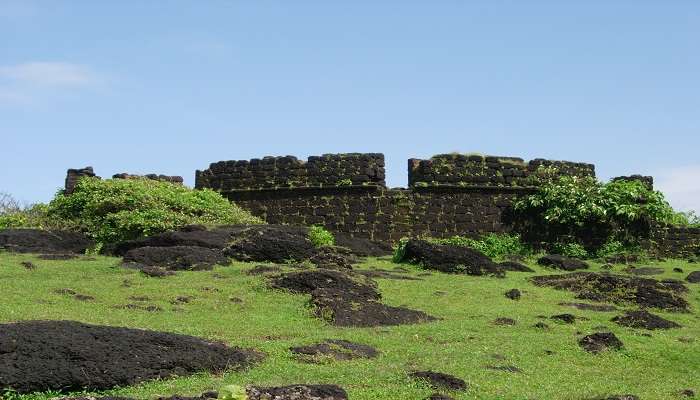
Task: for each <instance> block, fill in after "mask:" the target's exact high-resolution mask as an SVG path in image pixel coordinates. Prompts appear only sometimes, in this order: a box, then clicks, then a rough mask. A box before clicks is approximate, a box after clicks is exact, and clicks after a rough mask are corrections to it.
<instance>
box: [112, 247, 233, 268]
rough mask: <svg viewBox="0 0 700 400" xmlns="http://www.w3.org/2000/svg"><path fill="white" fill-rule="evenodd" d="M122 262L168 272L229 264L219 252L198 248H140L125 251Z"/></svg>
mask: <svg viewBox="0 0 700 400" xmlns="http://www.w3.org/2000/svg"><path fill="white" fill-rule="evenodd" d="M124 261H125V262H127V263H136V264H142V265H146V266H155V267H162V268H165V269H166V270H168V271H186V270H192V271H201V270H206V269H211V268H212V267H213V266H214V265H216V264H219V265H227V264H230V261H229V259H228V258H226V257H225V256H224V255H223V254H221V251H219V250H215V249H209V248H206V247H199V246H171V247H140V248H136V249H132V250H129V251H127V252H126V254H125V255H124Z"/></svg>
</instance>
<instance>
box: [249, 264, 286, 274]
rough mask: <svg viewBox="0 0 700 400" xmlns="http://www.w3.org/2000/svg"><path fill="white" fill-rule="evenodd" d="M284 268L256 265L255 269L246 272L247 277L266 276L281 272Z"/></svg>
mask: <svg viewBox="0 0 700 400" xmlns="http://www.w3.org/2000/svg"><path fill="white" fill-rule="evenodd" d="M281 271H282V268H280V267H277V266H270V265H256V266H255V267H253V268H251V269H249V270H248V271H246V274H247V275H264V274H269V273H277V272H281Z"/></svg>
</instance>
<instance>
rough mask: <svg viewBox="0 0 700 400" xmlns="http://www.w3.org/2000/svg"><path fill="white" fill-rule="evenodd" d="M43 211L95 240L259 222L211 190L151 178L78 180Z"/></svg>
mask: <svg viewBox="0 0 700 400" xmlns="http://www.w3.org/2000/svg"><path fill="white" fill-rule="evenodd" d="M48 215H49V216H50V217H52V218H58V219H61V220H63V221H70V222H72V223H73V224H74V225H75V226H77V227H78V228H79V229H80V230H82V231H84V232H85V233H87V234H88V235H89V236H91V237H93V238H94V239H95V240H96V241H97V242H98V243H112V242H119V241H123V240H128V239H136V238H138V237H140V236H149V235H153V234H156V233H160V232H165V231H168V230H173V229H177V228H181V227H183V226H185V225H189V224H204V225H219V224H258V223H261V221H260V220H259V219H258V218H256V217H253V216H252V215H250V214H249V213H248V212H246V211H244V210H243V209H241V208H239V207H238V206H236V205H234V204H232V203H231V202H229V201H228V200H226V199H225V198H223V197H222V196H221V195H220V194H219V193H216V192H214V191H212V190H208V189H205V190H192V189H190V188H187V187H185V186H182V185H177V184H172V183H169V182H161V181H156V180H150V179H106V180H100V179H97V178H83V179H81V180H80V181H79V182H78V184H77V186H76V187H75V191H74V192H73V193H72V194H71V195H68V196H67V195H64V194H62V193H60V192H59V194H57V195H56V197H55V198H54V200H52V201H51V203H49V205H48Z"/></svg>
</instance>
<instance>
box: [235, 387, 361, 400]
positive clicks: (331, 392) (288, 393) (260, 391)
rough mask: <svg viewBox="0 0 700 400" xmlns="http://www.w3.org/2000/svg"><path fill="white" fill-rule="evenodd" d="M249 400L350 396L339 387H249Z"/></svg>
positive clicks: (345, 398)
mask: <svg viewBox="0 0 700 400" xmlns="http://www.w3.org/2000/svg"><path fill="white" fill-rule="evenodd" d="M246 392H247V395H248V397H247V400H348V394H347V393H346V392H345V390H343V388H341V387H340V386H337V385H292V386H279V387H258V386H253V387H249V388H247V390H246Z"/></svg>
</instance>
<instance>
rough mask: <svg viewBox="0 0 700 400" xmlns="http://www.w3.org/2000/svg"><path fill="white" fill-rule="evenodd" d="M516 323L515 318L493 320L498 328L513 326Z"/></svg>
mask: <svg viewBox="0 0 700 400" xmlns="http://www.w3.org/2000/svg"><path fill="white" fill-rule="evenodd" d="M516 323H517V322H516V321H515V320H514V319H513V318H505V317H499V318H496V319H494V320H493V324H494V325H498V326H513V325H515V324H516Z"/></svg>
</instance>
